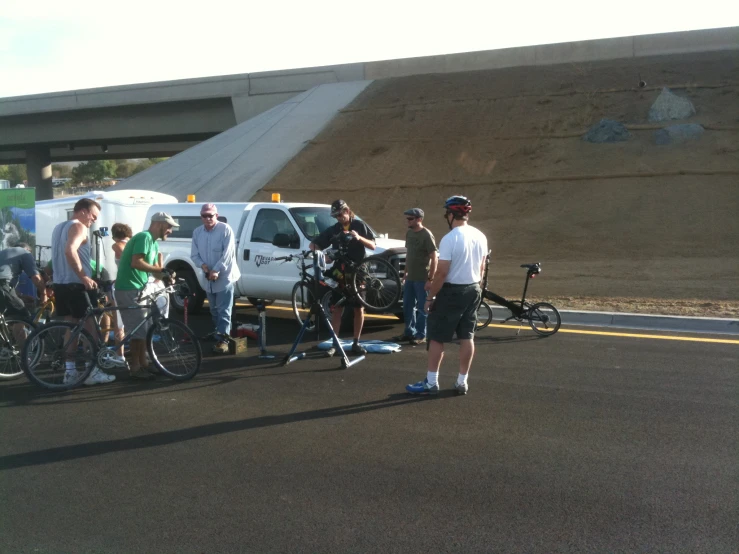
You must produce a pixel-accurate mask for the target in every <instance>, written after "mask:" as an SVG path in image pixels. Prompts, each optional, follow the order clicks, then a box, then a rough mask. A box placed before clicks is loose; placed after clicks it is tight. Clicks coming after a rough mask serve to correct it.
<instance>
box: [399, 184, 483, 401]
mask: <svg viewBox="0 0 739 554" xmlns="http://www.w3.org/2000/svg"><path fill="white" fill-rule="evenodd" d="M444 209H445V213H444V219H445V220H446V222H447V225H449V229H450V232H449V233H447V234H446V235H444V237H443V238H442V239H441V242H440V243H439V263H438V265H437V267H436V273H435V275H434V279H433V281H432V282H431V288H430V290H429V295H428V298H427V300H426V311H427V312H428V314H429V317H428V321H427V331H426V337H427V339H428V341H429V354H428V373H427V376H426V378H425V379H424V380H423V381H419V382H418V383H415V384H412V385H408V386H407V387H406V388H405V389H406V391H408V392H409V393H411V394H438V393H439V366H440V365H441V359H442V357H443V356H444V343H447V342H450V341H451V340H452V339H453V338H454V335H455V334H456V335H457V338H458V339H459V343H460V344H459V376H458V378H457V382H456V383H455V386H454V388H455V389H456V391H457V394H467V390H468V386H467V374H468V373H469V370H470V365H471V364H472V358H473V356H474V355H475V343H474V336H475V324H476V323H477V307H478V305H479V304H480V294H481V288H480V283H481V282H482V275H483V270H484V265H485V256H486V253H487V251H488V241H487V239H486V238H485V235H483V234H482V232H480V231H479V230H478V229H476V228H475V227H472V226H471V225H469V224H468V223H467V221H468V220H469V213H470V212H471V211H472V203H471V202H470V201H469V199H468V198H466V197H464V196H451V197H449V198H447V200H446V202H445V203H444Z"/></svg>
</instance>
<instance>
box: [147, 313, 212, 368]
mask: <svg viewBox="0 0 739 554" xmlns="http://www.w3.org/2000/svg"><path fill="white" fill-rule="evenodd" d="M146 347H147V349H148V350H149V356H150V357H151V361H152V362H153V363H154V365H155V366H156V367H157V368H158V369H159V371H161V372H162V373H163V374H164V375H166V376H167V377H169V378H170V379H174V380H175V381H187V380H188V379H192V378H193V377H195V374H196V373H197V372H198V371H199V370H200V361H201V360H202V358H203V353H202V351H201V350H200V343H199V342H198V339H197V337H196V336H195V333H193V332H192V330H191V329H190V328H189V327H188V326H187V325H185V324H184V323H181V322H179V321H175V320H172V319H164V318H162V319H160V320H159V321H157V322H156V323H154V324H153V325H152V326H151V327H150V328H149V332H148V333H147V334H146Z"/></svg>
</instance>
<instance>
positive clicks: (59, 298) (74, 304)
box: [54, 283, 97, 319]
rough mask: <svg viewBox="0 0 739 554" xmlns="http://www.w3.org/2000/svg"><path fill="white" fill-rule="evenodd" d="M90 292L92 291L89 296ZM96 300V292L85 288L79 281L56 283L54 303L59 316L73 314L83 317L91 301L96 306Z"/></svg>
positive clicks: (73, 315) (78, 317)
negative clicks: (63, 283)
mask: <svg viewBox="0 0 739 554" xmlns="http://www.w3.org/2000/svg"><path fill="white" fill-rule="evenodd" d="M88 292H90V293H91V294H90V295H89V296H88ZM96 301H97V296H96V293H95V292H94V291H87V290H85V287H84V286H82V285H80V284H78V283H71V284H65V285H58V284H54V305H55V306H56V315H57V316H59V317H65V316H72V317H76V318H77V319H82V318H83V317H85V312H86V311H87V307H88V306H89V305H90V303H92V305H93V306H94V305H95V302H96Z"/></svg>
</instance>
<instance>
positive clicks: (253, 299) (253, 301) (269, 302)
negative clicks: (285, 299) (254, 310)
mask: <svg viewBox="0 0 739 554" xmlns="http://www.w3.org/2000/svg"><path fill="white" fill-rule="evenodd" d="M246 299H247V300H248V301H249V303H250V304H251V305H252V306H256V305H257V304H258V303H259V302H260V301H261V302H262V304H263V305H264V306H271V305H272V304H274V303H275V301H274V300H265V299H263V298H257V297H256V296H247V297H246Z"/></svg>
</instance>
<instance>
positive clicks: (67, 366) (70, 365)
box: [64, 362, 77, 370]
mask: <svg viewBox="0 0 739 554" xmlns="http://www.w3.org/2000/svg"><path fill="white" fill-rule="evenodd" d="M64 368H65V369H68V370H73V369H77V366H75V364H74V362H64Z"/></svg>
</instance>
